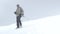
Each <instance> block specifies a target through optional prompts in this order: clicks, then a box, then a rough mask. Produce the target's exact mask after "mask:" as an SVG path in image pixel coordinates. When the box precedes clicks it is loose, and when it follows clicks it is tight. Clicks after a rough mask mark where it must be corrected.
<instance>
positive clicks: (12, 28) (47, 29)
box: [0, 15, 60, 34]
mask: <svg viewBox="0 0 60 34" xmlns="http://www.w3.org/2000/svg"><path fill="white" fill-rule="evenodd" d="M22 24H23V27H22V28H19V29H16V23H15V24H12V25H9V26H0V34H60V15H56V16H49V17H45V18H40V19H36V20H31V21H26V22H22Z"/></svg>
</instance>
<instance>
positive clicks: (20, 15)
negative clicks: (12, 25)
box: [14, 4, 24, 28]
mask: <svg viewBox="0 0 60 34" xmlns="http://www.w3.org/2000/svg"><path fill="white" fill-rule="evenodd" d="M14 14H16V19H17V28H19V27H20V26H21V27H22V23H21V17H22V16H24V11H23V9H22V8H21V7H20V6H19V4H17V9H16V11H15V12H14Z"/></svg>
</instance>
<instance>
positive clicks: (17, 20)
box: [17, 16, 19, 28]
mask: <svg viewBox="0 0 60 34" xmlns="http://www.w3.org/2000/svg"><path fill="white" fill-rule="evenodd" d="M17 28H19V16H17Z"/></svg>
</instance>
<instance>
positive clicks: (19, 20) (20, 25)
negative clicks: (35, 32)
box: [19, 15, 22, 26]
mask: <svg viewBox="0 0 60 34" xmlns="http://www.w3.org/2000/svg"><path fill="white" fill-rule="evenodd" d="M19 23H20V26H22V23H21V15H20V20H19Z"/></svg>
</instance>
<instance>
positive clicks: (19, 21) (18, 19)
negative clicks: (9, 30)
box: [17, 15, 22, 28]
mask: <svg viewBox="0 0 60 34" xmlns="http://www.w3.org/2000/svg"><path fill="white" fill-rule="evenodd" d="M19 26H22V23H21V15H19V16H17V28H19Z"/></svg>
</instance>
